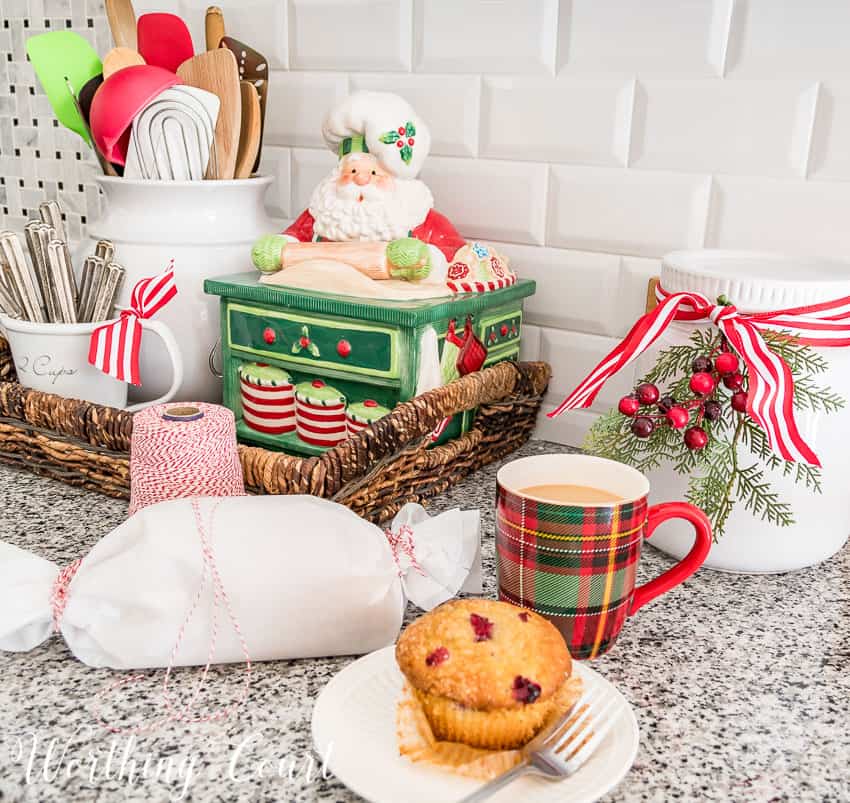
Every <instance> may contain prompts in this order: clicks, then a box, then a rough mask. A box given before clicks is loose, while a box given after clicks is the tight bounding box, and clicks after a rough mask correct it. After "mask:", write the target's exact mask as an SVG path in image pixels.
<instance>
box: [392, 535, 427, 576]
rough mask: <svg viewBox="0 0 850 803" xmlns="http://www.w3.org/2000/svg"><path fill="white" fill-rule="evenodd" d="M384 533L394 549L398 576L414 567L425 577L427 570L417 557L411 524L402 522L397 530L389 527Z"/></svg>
mask: <svg viewBox="0 0 850 803" xmlns="http://www.w3.org/2000/svg"><path fill="white" fill-rule="evenodd" d="M384 535H385V536H386V537H387V541H389V543H390V549H392V551H393V560H394V561H395V565H396V566H397V567H398V576H399V577H404V575H405V574H406V573H407V570H408V569H410V568H412V569H414V570H415V571H417V572H419V574H421V575H422V576H423V577H425V570H424V569H423V568H422V566H420V565H419V561H418V560H417V559H416V541H415V540H414V538H413V528H412V527H411V526H410V525H409V524H402V525H401V526H400V527H399V528H398V529H397V530H393V529H391V528H387V529H386V530H384Z"/></svg>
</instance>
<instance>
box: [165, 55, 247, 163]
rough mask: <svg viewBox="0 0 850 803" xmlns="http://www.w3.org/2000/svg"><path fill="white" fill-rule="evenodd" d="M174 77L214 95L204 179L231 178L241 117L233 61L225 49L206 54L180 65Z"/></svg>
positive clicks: (232, 57)
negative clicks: (211, 145)
mask: <svg viewBox="0 0 850 803" xmlns="http://www.w3.org/2000/svg"><path fill="white" fill-rule="evenodd" d="M177 75H179V76H180V78H181V79H183V81H184V83H186V84H189V85H190V86H196V87H198V88H199V89H205V90H207V91H208V92H212V93H214V94H216V95H218V98H219V100H220V101H221V108H220V109H219V113H218V120H217V121H216V125H215V158H214V159H213V160H211V165H210V168H208V169H207V178H224V179H227V178H233V171H234V169H235V167H236V153H237V150H238V148H239V127H240V120H241V116H242V115H241V106H242V100H241V97H240V90H239V70H238V68H237V66H236V57H235V56H234V55H233V53H231V52H230V51H229V50H227V49H225V48H219V49H218V50H209V51H207V52H206V53H201V54H200V55H198V56H195V57H194V58H192V59H189V60H188V61H185V62H183V64H181V65H180V67H179V68H178V69H177Z"/></svg>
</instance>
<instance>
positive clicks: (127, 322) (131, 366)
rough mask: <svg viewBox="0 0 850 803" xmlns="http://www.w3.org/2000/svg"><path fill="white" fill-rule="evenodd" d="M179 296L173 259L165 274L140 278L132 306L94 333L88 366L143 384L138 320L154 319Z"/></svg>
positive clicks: (140, 335)
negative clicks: (89, 364)
mask: <svg viewBox="0 0 850 803" xmlns="http://www.w3.org/2000/svg"><path fill="white" fill-rule="evenodd" d="M176 295H177V284H176V283H175V281H174V260H171V263H170V264H169V266H168V268H167V269H166V270H165V272H164V273H161V274H160V275H159V276H149V277H148V278H147V279H141V280H140V281H139V282H138V283H137V284H136V286H135V287H134V288H133V292H132V293H131V295H130V306H129V307H128V308H127V309H123V310H121V315H120V316H119V317H118V318H116V319H115V320H113V321H109V322H107V323H105V324H104V325H103V326H99V327H98V328H97V329H95V330H94V331H93V332H92V335H91V341H90V344H89V363H91V364H92V365H93V366H94V367H95V368H99V369H100V370H101V371H103V373H105V374H108V375H109V376H112V377H115V379H120V380H121V381H122V382H130V384H132V385H140V384H141V379H140V377H139V349H140V348H141V344H142V325H141V324H140V323H139V319H140V318H152V317H153V316H154V315H156V313H157V312H159V310H161V309H162V308H163V307H164V306H165V305H166V304H167V303H168V302H169V301H171V299H172V298H174V296H176Z"/></svg>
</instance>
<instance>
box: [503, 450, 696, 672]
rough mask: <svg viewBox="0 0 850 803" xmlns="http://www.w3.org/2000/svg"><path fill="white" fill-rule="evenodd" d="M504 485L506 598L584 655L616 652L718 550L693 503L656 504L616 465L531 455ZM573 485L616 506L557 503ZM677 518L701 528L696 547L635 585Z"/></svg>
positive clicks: (642, 484)
mask: <svg viewBox="0 0 850 803" xmlns="http://www.w3.org/2000/svg"><path fill="white" fill-rule="evenodd" d="M496 485H497V490H496V556H497V563H498V579H499V598H500V599H502V600H504V601H506V602H512V603H514V604H515V605H519V606H521V607H523V608H530V609H531V610H533V611H536V612H537V613H539V614H541V615H542V616H545V617H546V618H547V619H549V620H550V621H551V622H552V623H553V624H554V625H555V626H556V627H557V628H558V629H559V630H560V631H561V633H562V635H563V636H564V640H565V641H566V642H567V646H568V647H569V650H570V653H571V655H572V656H573V657H574V658H596V657H597V656H598V655H602V653H604V652H606V651H607V650H609V649H610V648H611V647H612V646H613V645H614V642H615V641H616V639H617V636H618V635H619V633H620V630H621V628H622V627H623V623H624V622H625V621H626V618H627V617H629V616H631V615H632V614H634V613H635V612H636V611H637V610H638V609H639V608H640V607H641V606H643V605H645V604H646V603H647V602H649V601H650V600H653V599H655V597H657V596H659V595H661V594H663V593H664V592H665V591H669V590H670V589H671V588H673V587H674V586H676V585H678V584H679V583H681V582H683V581H684V580H686V579H687V578H688V577H690V576H691V575H692V574H693V573H694V572H695V571H696V570H697V569H698V568H699V567H700V566H701V565H702V563H703V561H704V560H705V558H706V556H707V555H708V550H709V548H710V547H711V524H710V523H709V521H708V518H707V517H706V515H705V513H703V512H702V511H701V510H700V509H699V508H697V507H694V506H693V505H690V504H687V503H685V502H666V503H664V504H660V505H653V506H651V507H650V506H648V504H647V496H648V495H649V480H648V479H647V478H646V477H645V476H644V475H643V474H641V473H640V472H639V471H636V470H635V469H633V468H631V467H630V466H626V465H624V464H622V463H617V462H614V461H613V460H606V459H604V458H601V457H591V456H589V455H580V454H551V455H537V456H535V457H525V458H522V459H520V460H514V461H513V462H511V463H508V464H507V465H505V466H503V467H502V468H501V469H500V470H499V473H498V475H497V477H496ZM540 486H548V489H547V490H545V491H544V490H542V489H540ZM552 486H556V488H560V489H562V491H561V493H558V492H557V491H556V489H553V487H552ZM566 486H583V487H585V488H589V489H597V495H599V496H603V497H608V499H607V500H606V501H595V502H583V501H557V500H556V497H558V498H566V496H565V494H567V489H566ZM533 488H537V489H538V490H536V491H534V492H530V491H528V490H526V489H533ZM600 492H601V493H600ZM573 493H574V496H575V499H576V500H578V499H579V494H577V493H575V489H574V491H573ZM535 494H539V496H538V495H535ZM546 497H548V498H546ZM671 518H683V519H686V520H687V521H689V522H690V523H691V524H693V526H694V530H695V531H696V539H695V541H694V546H693V547H692V549H691V551H690V552H689V553H688V554H687V555H686V556H685V557H684V558H683V559H682V560H681V561H679V562H678V563H677V564H676V565H675V566H673V567H672V568H670V569H668V570H667V571H666V572H664V573H663V574H661V575H660V576H659V577H656V578H655V579H654V580H651V581H650V582H648V583H645V584H644V585H642V586H638V587H635V576H636V574H637V566H638V561H639V559H640V550H641V546H642V544H643V541H644V539H645V538H649V536H650V535H652V531H653V530H654V529H655V528H656V527H657V526H658V525H659V524H661V522H663V521H666V520H667V519H671Z"/></svg>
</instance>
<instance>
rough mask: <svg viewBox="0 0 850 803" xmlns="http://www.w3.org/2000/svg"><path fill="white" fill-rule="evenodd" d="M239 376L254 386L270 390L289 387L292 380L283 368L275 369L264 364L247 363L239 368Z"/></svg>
mask: <svg viewBox="0 0 850 803" xmlns="http://www.w3.org/2000/svg"><path fill="white" fill-rule="evenodd" d="M239 375H240V376H241V377H242V378H243V379H245V381H247V382H251V383H253V384H254V385H262V386H268V387H271V388H274V387H280V386H281V385H290V384H291V383H292V380H291V378H290V376H289V374H288V373H286V371H284V370H283V368H276V367H275V366H274V365H269V364H268V363H264V362H248V363H242V365H240V366H239Z"/></svg>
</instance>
